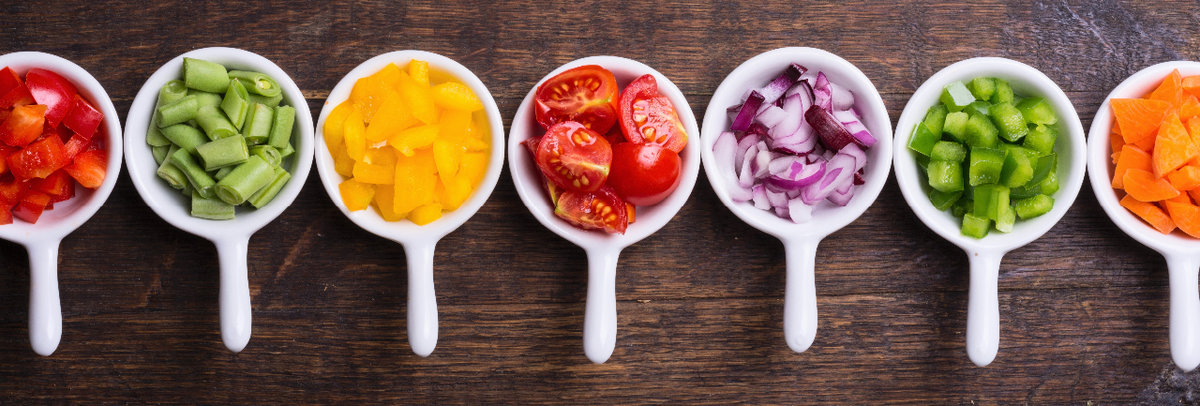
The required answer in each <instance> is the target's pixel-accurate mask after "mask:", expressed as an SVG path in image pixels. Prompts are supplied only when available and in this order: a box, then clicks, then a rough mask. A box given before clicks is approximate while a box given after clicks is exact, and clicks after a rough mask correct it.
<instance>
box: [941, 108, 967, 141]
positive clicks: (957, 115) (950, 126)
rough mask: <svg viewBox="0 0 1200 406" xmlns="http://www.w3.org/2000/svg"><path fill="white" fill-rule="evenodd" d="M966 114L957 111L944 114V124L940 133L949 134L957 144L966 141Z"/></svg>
mask: <svg viewBox="0 0 1200 406" xmlns="http://www.w3.org/2000/svg"><path fill="white" fill-rule="evenodd" d="M967 117H968V116H967V113H964V112H961V111H957V112H953V113H949V114H946V123H945V125H943V126H942V131H943V132H945V133H946V134H950V137H953V138H954V139H955V140H957V141H958V142H965V141H966V140H967Z"/></svg>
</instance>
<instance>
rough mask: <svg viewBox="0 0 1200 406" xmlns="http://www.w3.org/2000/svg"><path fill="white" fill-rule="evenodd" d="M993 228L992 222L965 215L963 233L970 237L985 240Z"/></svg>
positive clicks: (969, 214) (968, 214)
mask: <svg viewBox="0 0 1200 406" xmlns="http://www.w3.org/2000/svg"><path fill="white" fill-rule="evenodd" d="M991 228H992V221H991V220H988V219H986V218H982V217H979V216H976V215H973V214H971V213H966V214H963V220H962V233H963V235H965V236H968V237H974V238H983V237H985V236H987V234H988V231H989V230H990V229H991Z"/></svg>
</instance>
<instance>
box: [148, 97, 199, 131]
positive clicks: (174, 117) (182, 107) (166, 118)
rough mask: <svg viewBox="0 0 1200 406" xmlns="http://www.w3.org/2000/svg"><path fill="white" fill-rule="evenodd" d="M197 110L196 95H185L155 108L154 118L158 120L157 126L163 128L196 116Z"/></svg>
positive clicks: (197, 101)
mask: <svg viewBox="0 0 1200 406" xmlns="http://www.w3.org/2000/svg"><path fill="white" fill-rule="evenodd" d="M199 110H200V100H198V99H197V98H196V96H186V97H184V98H182V99H179V100H176V101H173V102H171V103H170V104H167V105H164V106H162V107H159V108H158V109H155V110H154V119H155V120H156V121H158V128H163V127H167V126H172V125H175V124H179V123H182V122H185V121H188V120H191V119H193V118H196V112H197V111H199Z"/></svg>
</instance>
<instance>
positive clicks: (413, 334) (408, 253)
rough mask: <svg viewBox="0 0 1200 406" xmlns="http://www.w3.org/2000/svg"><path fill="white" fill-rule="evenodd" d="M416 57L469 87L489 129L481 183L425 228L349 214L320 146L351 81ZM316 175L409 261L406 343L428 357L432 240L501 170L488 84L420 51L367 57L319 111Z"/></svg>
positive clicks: (474, 205)
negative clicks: (401, 249)
mask: <svg viewBox="0 0 1200 406" xmlns="http://www.w3.org/2000/svg"><path fill="white" fill-rule="evenodd" d="M413 59H417V60H422V61H425V62H429V66H430V68H431V69H433V70H436V71H442V72H444V73H449V74H450V75H451V76H454V77H455V78H456V79H457V80H458V81H460V82H462V83H463V84H465V85H467V87H469V88H471V91H472V92H474V93H475V95H476V96H478V97H479V100H480V101H482V102H483V108H484V110H485V111H486V112H487V116H488V127H489V130H490V131H491V146H492V148H491V151H490V153H491V156H489V157H488V168H487V173H486V174H485V175H484V177H483V181H482V182H480V184H479V186H478V187H477V188H476V189H475V191H474V192H472V193H471V197H469V198H467V201H466V202H464V203H463V204H462V206H460V207H459V208H458V209H456V210H454V211H450V212H446V213H444V214H443V215H442V218H440V219H437V220H435V221H434V222H432V223H429V224H426V225H424V226H419V225H417V224H415V223H413V222H411V221H409V220H407V219H405V220H400V221H387V220H384V219H383V217H382V216H380V215H379V213H378V212H377V211H376V210H374V209H367V210H359V211H355V212H351V211H349V210H347V209H346V205H345V204H344V203H342V198H341V194H340V192H339V191H338V185H339V184H341V183H342V182H343V181H344V180H345V178H343V177H342V175H339V174H338V173H337V171H336V170H334V165H333V157H332V156H331V155H330V154H329V148H326V147H325V131H324V129H325V118H326V117H328V116H329V113H330V112H331V111H333V109H334V108H335V107H337V105H338V104H341V103H342V102H343V101H345V100H346V99H348V98H350V89H352V88H353V87H354V82H355V81H357V80H358V79H361V78H363V77H366V76H370V75H373V74H375V73H376V72H379V71H380V70H381V69H383V67H384V66H387V64H389V63H395V64H396V65H397V66H400V67H401V68H403V67H404V66H406V65H408V63H409V61H411V60H413ZM317 144H318V145H320V148H317V157H316V158H317V172H318V173H320V174H321V184H322V185H324V186H325V191H326V192H328V193H329V198H330V200H333V204H334V205H336V206H337V207H338V209H339V210H341V211H342V214H345V215H346V217H347V218H349V219H350V221H353V222H354V224H357V225H358V226H359V227H362V228H363V229H364V230H367V231H370V232H371V233H373V234H375V235H378V236H380V237H383V238H387V239H389V240H392V241H395V242H397V243H400V244H401V245H403V246H404V255H405V257H407V259H408V261H407V262H408V342H409V345H411V346H412V350H413V352H415V353H416V354H417V355H420V356H422V357H425V356H428V355H429V354H430V353H432V352H433V349H434V347H435V346H437V338H438V321H437V301H436V296H435V294H434V289H433V251H434V246H435V245H437V242H438V241H439V240H441V239H442V237H445V236H446V234H450V232H452V231H454V230H455V229H457V228H458V227H459V226H461V225H462V224H463V223H465V222H467V219H470V218H471V216H473V215H475V212H477V211H479V208H480V207H482V206H483V204H484V202H487V199H488V197H489V196H491V195H492V191H493V190H494V189H495V188H496V181H497V180H499V179H500V171H501V168H503V166H504V124H503V122H502V121H501V118H500V109H499V108H497V107H496V100H495V99H493V98H492V93H491V92H489V91H488V89H487V86H484V85H483V82H482V81H480V80H479V77H478V76H475V74H474V73H473V72H471V70H470V69H467V67H465V66H463V65H462V64H459V63H458V62H455V61H454V60H453V59H450V58H447V57H445V56H442V55H439V54H435V53H432V52H425V51H413V50H407V51H395V52H389V53H386V54H382V55H379V56H376V57H374V58H371V59H368V60H367V61H366V62H363V63H361V64H359V65H358V66H357V67H355V68H354V69H353V70H351V71H350V73H347V74H346V76H345V77H343V78H342V80H341V81H339V82H338V84H337V86H335V87H334V88H333V91H332V92H330V93H329V98H328V99H326V100H325V107H323V108H322V109H321V117H320V119H319V120H318V122H317Z"/></svg>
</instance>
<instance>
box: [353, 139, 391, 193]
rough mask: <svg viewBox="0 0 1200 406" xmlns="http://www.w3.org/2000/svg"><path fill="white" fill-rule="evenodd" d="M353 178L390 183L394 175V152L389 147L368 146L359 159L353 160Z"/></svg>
mask: <svg viewBox="0 0 1200 406" xmlns="http://www.w3.org/2000/svg"><path fill="white" fill-rule="evenodd" d="M353 173H354V180H357V181H359V182H363V183H371V184H377V185H391V184H392V183H393V179H395V176H396V153H395V152H394V151H393V150H392V149H391V148H369V149H367V152H366V153H364V154H363V159H362V160H361V161H356V162H354V172H353Z"/></svg>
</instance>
